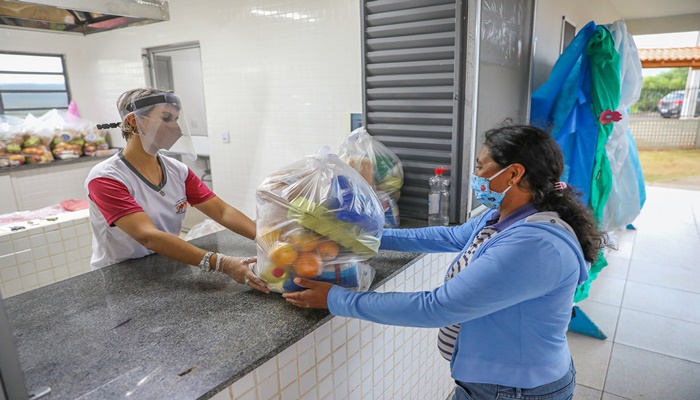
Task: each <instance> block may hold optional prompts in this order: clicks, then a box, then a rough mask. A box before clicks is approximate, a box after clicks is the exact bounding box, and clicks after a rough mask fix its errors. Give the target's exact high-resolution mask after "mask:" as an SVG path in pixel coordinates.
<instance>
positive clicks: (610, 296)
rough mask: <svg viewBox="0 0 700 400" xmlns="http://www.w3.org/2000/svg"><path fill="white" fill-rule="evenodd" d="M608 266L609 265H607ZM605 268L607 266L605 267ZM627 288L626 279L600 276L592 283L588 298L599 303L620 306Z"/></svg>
mask: <svg viewBox="0 0 700 400" xmlns="http://www.w3.org/2000/svg"><path fill="white" fill-rule="evenodd" d="M606 268H607V267H606ZM603 270H605V268H603ZM624 290H625V280H624V279H617V278H610V277H607V276H600V275H599V276H598V278H596V280H595V281H593V283H592V284H591V287H590V289H589V291H588V298H589V299H591V300H595V301H597V302H599V303H605V304H610V305H613V306H620V305H621V304H622V293H623V291H624Z"/></svg>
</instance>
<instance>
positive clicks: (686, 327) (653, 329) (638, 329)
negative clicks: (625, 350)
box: [615, 308, 700, 363]
mask: <svg viewBox="0 0 700 400" xmlns="http://www.w3.org/2000/svg"><path fill="white" fill-rule="evenodd" d="M698 338H700V324H696V323H692V322H686V321H681V320H678V319H673V318H668V317H662V316H658V315H653V314H647V313H644V312H640V311H635V310H627V309H624V308H623V309H622V311H621V312H620V323H619V326H618V329H617V335H616V336H615V343H621V344H625V345H628V346H633V347H638V348H640V349H644V350H649V351H653V352H656V353H661V354H665V355H669V356H673V357H676V358H680V359H684V360H688V361H693V362H696V363H700V340H698Z"/></svg>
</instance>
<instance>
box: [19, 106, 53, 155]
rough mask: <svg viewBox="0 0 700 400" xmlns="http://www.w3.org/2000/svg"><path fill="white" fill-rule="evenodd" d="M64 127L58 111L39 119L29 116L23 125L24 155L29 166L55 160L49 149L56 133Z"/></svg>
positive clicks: (50, 112)
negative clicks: (56, 130)
mask: <svg viewBox="0 0 700 400" xmlns="http://www.w3.org/2000/svg"><path fill="white" fill-rule="evenodd" d="M62 126H63V119H62V118H61V117H60V116H59V115H58V112H57V111H56V110H51V111H49V112H47V113H46V114H44V115H42V116H41V117H39V118H36V117H35V116H34V115H32V114H29V115H27V118H25V119H24V123H23V124H22V127H21V131H22V138H23V139H24V142H22V154H23V155H24V161H25V162H26V163H27V164H43V163H48V162H51V161H53V160H54V158H53V154H51V150H50V149H49V148H50V146H51V141H52V140H53V136H54V131H55V129H57V128H60V127H62Z"/></svg>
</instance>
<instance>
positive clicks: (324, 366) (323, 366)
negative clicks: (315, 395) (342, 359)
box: [316, 357, 333, 380]
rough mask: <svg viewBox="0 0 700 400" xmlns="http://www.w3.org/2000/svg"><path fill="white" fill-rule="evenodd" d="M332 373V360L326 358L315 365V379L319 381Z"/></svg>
mask: <svg viewBox="0 0 700 400" xmlns="http://www.w3.org/2000/svg"><path fill="white" fill-rule="evenodd" d="M331 372H333V360H332V358H331V357H326V358H324V359H323V360H321V361H318V362H317V363H316V379H317V380H320V379H323V378H325V377H326V376H327V375H329V374H330V373H331Z"/></svg>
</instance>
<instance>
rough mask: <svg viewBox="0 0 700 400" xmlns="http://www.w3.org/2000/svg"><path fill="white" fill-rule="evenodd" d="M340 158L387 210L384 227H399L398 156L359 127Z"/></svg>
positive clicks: (400, 180) (400, 169) (400, 173)
mask: <svg viewBox="0 0 700 400" xmlns="http://www.w3.org/2000/svg"><path fill="white" fill-rule="evenodd" d="M338 155H339V156H340V159H341V160H343V161H345V162H346V163H348V164H349V165H350V166H351V167H353V168H355V170H357V172H359V173H360V175H362V177H363V178H365V180H366V181H367V182H368V183H369V184H370V185H371V186H372V188H373V189H374V191H375V192H376V193H377V196H378V197H379V201H380V202H381V203H382V209H383V210H384V219H385V220H384V226H385V227H388V228H395V227H397V226H399V223H400V220H399V207H398V201H399V197H400V196H401V186H403V167H402V166H401V160H399V158H398V157H397V156H396V154H394V153H393V152H392V151H391V150H389V149H388V148H387V147H386V146H384V145H383V144H382V143H381V142H379V141H378V140H376V139H374V138H373V137H372V136H371V135H370V134H369V133H367V130H366V129H365V128H364V127H359V128H357V129H355V130H354V131H352V133H350V136H348V138H347V139H346V140H345V142H344V143H343V144H342V145H341V146H340V151H339V152H338Z"/></svg>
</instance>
